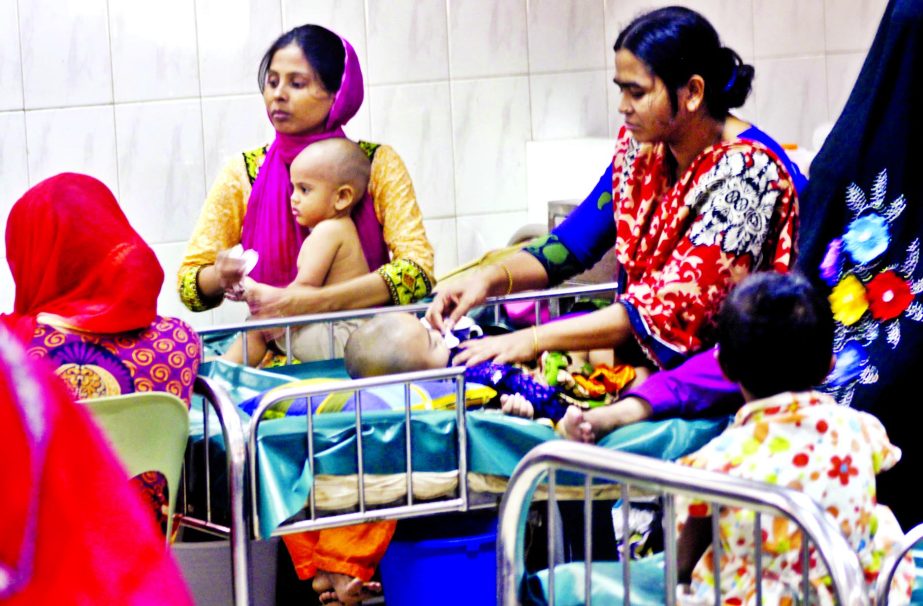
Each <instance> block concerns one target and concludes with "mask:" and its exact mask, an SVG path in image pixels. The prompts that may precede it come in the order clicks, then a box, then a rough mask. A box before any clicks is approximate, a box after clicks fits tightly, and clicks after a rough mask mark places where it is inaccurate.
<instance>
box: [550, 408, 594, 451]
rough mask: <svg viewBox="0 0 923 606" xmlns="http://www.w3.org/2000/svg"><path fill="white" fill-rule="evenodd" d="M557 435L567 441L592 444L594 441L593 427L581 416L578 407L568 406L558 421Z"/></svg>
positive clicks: (581, 410) (580, 409) (581, 413)
mask: <svg viewBox="0 0 923 606" xmlns="http://www.w3.org/2000/svg"><path fill="white" fill-rule="evenodd" d="M557 430H558V433H560V434H561V435H563V436H564V437H565V438H567V439H568V440H574V441H575V442H583V443H585V444H592V443H594V442H595V441H596V434H595V433H594V432H593V425H592V424H591V423H590V422H589V421H587V420H586V419H585V418H584V416H583V409H582V408H580V407H579V406H568V407H567V410H565V411H564V416H563V417H561V420H560V421H558V425H557Z"/></svg>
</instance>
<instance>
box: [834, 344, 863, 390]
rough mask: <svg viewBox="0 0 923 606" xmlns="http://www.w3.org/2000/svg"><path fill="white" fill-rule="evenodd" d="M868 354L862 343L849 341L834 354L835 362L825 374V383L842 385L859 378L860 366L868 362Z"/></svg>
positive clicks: (835, 385)
mask: <svg viewBox="0 0 923 606" xmlns="http://www.w3.org/2000/svg"><path fill="white" fill-rule="evenodd" d="M868 361H869V354H868V352H867V351H866V350H865V348H864V347H862V345H861V344H860V343H858V342H856V341H850V342H848V343H846V345H844V346H843V349H842V350H841V351H838V352H837V354H836V364H835V365H834V367H833V370H832V371H831V372H830V374H829V375H828V376H827V381H826V383H827V385H831V386H833V387H842V386H843V385H847V384H849V383H852V382H853V381H855V380H856V379H858V378H859V375H860V374H861V373H862V368H863V367H864V366H865V365H866V364H868Z"/></svg>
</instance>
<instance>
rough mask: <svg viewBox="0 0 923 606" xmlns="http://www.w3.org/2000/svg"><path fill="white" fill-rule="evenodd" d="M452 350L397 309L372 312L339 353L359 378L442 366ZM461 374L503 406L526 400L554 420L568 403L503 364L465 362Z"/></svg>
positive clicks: (348, 369)
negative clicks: (494, 393) (487, 389)
mask: <svg viewBox="0 0 923 606" xmlns="http://www.w3.org/2000/svg"><path fill="white" fill-rule="evenodd" d="M453 351H454V350H450V349H449V347H448V345H446V339H445V337H443V336H442V335H441V334H440V333H439V331H437V330H434V329H431V328H428V327H427V326H426V325H425V324H424V323H423V322H421V321H420V320H419V319H418V318H417V317H416V316H413V315H411V314H409V313H403V312H397V313H391V314H384V315H380V316H376V317H375V318H373V319H372V320H369V321H368V322H367V323H365V324H364V325H363V326H361V327H360V328H359V329H357V330H356V331H355V332H354V333H353V334H352V335H351V336H350V338H349V340H348V341H347V342H346V348H345V352H344V358H345V362H346V372H347V373H349V376H350V377H353V378H359V377H370V376H379V375H389V374H397V373H403V372H413V371H419V370H429V369H436V368H445V367H447V366H449V365H450V363H451V358H452V356H453ZM465 379H466V380H467V381H469V382H471V383H478V384H481V385H486V386H489V387H491V388H493V389H494V390H496V391H497V393H498V394H500V403H501V405H502V407H503V409H504V411H509V410H512V409H520V408H522V407H523V405H524V404H526V403H527V404H528V405H529V407H530V408H532V409H533V410H534V411H535V416H536V417H541V418H547V419H551V420H552V421H553V422H557V421H558V420H559V419H560V418H561V417H562V416H563V415H564V411H565V410H566V409H567V403H566V402H565V401H564V400H562V399H561V397H560V391H559V390H558V389H557V388H554V387H549V386H547V385H543V384H541V383H539V382H538V381H536V380H535V379H534V378H533V377H531V376H530V375H528V374H525V373H523V372H522V371H521V370H520V369H518V368H516V367H513V366H510V365H508V364H497V363H494V362H482V363H480V364H477V365H475V366H471V367H469V368H467V369H466V370H465Z"/></svg>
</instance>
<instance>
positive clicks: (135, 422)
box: [82, 391, 189, 545]
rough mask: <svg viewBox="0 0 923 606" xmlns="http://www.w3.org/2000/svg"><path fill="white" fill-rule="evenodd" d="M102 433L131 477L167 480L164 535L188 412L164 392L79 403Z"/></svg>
mask: <svg viewBox="0 0 923 606" xmlns="http://www.w3.org/2000/svg"><path fill="white" fill-rule="evenodd" d="M82 403H83V404H84V405H86V406H87V408H89V410H90V414H91V415H92V416H93V418H94V419H95V420H96V422H97V424H98V425H99V426H100V428H101V429H102V430H103V433H104V434H105V435H106V437H107V438H108V440H109V443H110V444H111V445H112V447H113V449H114V450H115V452H116V454H118V456H119V459H121V461H122V463H123V464H124V465H125V467H126V469H127V470H128V475H129V476H131V477H134V476H136V475H138V474H140V473H143V472H145V471H158V472H160V473H162V474H163V475H164V477H166V479H167V489H168V501H167V512H168V516H167V520H168V521H169V522H168V526H167V532H166V535H167V536H166V540H167V544H168V545H169V542H170V528H171V526H172V523H173V511H174V509H175V508H176V497H177V494H178V492H179V477H180V472H181V470H182V466H183V456H184V455H185V453H186V442H187V441H188V439H189V410H188V409H187V408H186V404H185V403H184V402H183V401H182V400H180V399H179V398H177V397H176V396H174V395H172V394H169V393H165V392H154V391H149V392H139V393H132V394H126V395H121V396H111V397H106V398H95V399H90V400H83V401H82Z"/></svg>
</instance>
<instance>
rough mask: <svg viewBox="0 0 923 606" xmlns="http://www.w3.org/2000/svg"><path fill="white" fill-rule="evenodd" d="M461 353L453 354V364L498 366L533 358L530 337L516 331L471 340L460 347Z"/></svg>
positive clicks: (522, 331) (528, 334)
mask: <svg viewBox="0 0 923 606" xmlns="http://www.w3.org/2000/svg"><path fill="white" fill-rule="evenodd" d="M460 347H461V351H460V352H458V353H457V354H455V357H454V358H453V363H454V364H464V365H465V366H474V365H475V364H479V363H481V362H485V361H487V360H493V361H494V362H496V363H498V364H512V363H514V362H526V361H528V360H531V359H532V358H533V357H534V353H535V352H534V351H533V348H532V347H533V345H532V335H531V333H529V331H526V330H518V331H516V332H513V333H510V334H508V335H502V336H499V337H484V338H483V339H472V340H470V341H465V342H464V343H462V344H461V345H460Z"/></svg>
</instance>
